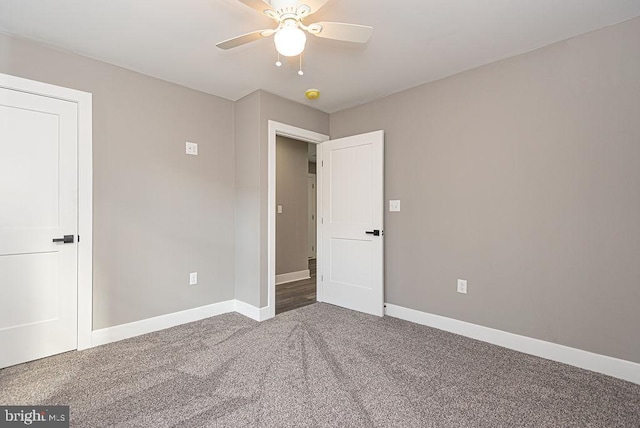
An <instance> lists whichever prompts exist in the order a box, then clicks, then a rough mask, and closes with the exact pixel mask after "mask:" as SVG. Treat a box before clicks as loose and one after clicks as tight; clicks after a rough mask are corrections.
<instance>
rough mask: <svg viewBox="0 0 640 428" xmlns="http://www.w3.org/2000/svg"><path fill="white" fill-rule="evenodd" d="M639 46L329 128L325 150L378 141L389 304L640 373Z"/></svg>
mask: <svg viewBox="0 0 640 428" xmlns="http://www.w3.org/2000/svg"><path fill="white" fill-rule="evenodd" d="M638 40H640V19H634V20H631V21H628V22H626V23H622V24H619V25H616V26H613V27H609V28H606V29H603V30H600V31H596V32H593V33H589V34H586V35H583V36H580V37H577V38H574V39H572V40H569V41H566V42H562V43H558V44H555V45H551V46H548V47H545V48H543V49H540V50H536V51H533V52H530V53H527V54H524V55H520V56H517V57H514V58H511V59H507V60H504V61H500V62H497V63H494V64H490V65H487V66H484V67H481V68H478V69H475V70H472V71H469V72H465V73H462V74H459V75H456V76H453V77H450V78H447V79H444V80H441V81H438V82H435V83H432V84H428V85H424V86H420V87H417V88H414V89H411V90H409V91H405V92H402V93H399V94H396V95H393V96H390V97H387V98H384V99H381V100H379V101H376V102H372V103H369V104H366V105H363V106H360V107H356V108H353V109H349V110H345V111H342V112H338V113H335V114H332V115H331V136H332V138H337V137H342V136H346V135H351V134H357V133H362V132H366V131H372V130H376V129H384V130H385V138H386V141H385V148H386V153H385V156H386V161H385V174H386V178H385V194H386V199H387V200H388V199H400V200H401V201H402V211H401V212H399V213H389V212H387V213H386V216H385V232H386V233H385V241H386V248H385V254H386V269H385V272H386V301H387V302H390V303H393V304H396V305H401V306H405V307H409V308H413V309H417V310H421V311H426V312H430V313H434V314H438V315H444V316H447V317H452V318H455V319H459V320H464V321H468V322H472V323H476V324H480V325H484V326H488V327H493V328H497V329H500V330H505V331H509V332H513V333H517V334H522V335H525V336H529V337H533V338H538V339H542V340H546V341H551V342H556V343H560V344H563V345H568V346H571V347H575V348H579V349H584V350H587V351H592V352H595V353H599V354H605V355H610V356H613V357H618V358H623V359H626V360H630V361H634V362H640V340H638V326H640V310H639V307H638V303H639V302H640V221H639V219H640V120H639V118H640V55H639V54H638V53H639V52H640V51H639V50H638ZM457 278H464V279H467V280H468V281H469V284H468V287H469V293H468V295H462V294H458V293H456V279H457Z"/></svg>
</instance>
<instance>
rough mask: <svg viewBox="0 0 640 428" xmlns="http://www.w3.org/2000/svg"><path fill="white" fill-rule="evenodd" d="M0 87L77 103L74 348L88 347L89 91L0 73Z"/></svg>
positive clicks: (90, 251)
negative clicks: (76, 258)
mask: <svg viewBox="0 0 640 428" xmlns="http://www.w3.org/2000/svg"><path fill="white" fill-rule="evenodd" d="M0 88H4V89H9V90H14V91H20V92H26V93H30V94H33V95H40V96H45V97H49V98H56V99H59V100H64V101H70V102H73V103H75V104H76V105H77V111H78V236H79V237H80V240H79V242H78V243H77V245H78V265H77V269H78V284H77V293H78V315H77V316H78V331H77V339H78V341H77V349H78V350H82V349H87V348H90V347H91V331H92V325H93V139H92V138H93V137H92V133H93V130H92V129H93V123H92V121H93V116H92V114H93V113H92V95H91V94H90V93H87V92H82V91H78V90H75V89H69V88H63V87H61V86H56V85H51V84H48V83H42V82H37V81H34V80H29V79H24V78H22V77H16V76H12V75H8V74H2V73H0Z"/></svg>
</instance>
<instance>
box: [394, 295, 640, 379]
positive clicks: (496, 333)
mask: <svg viewBox="0 0 640 428" xmlns="http://www.w3.org/2000/svg"><path fill="white" fill-rule="evenodd" d="M385 306H386V309H385V314H386V315H388V316H390V317H394V318H400V319H403V320H406V321H411V322H414V323H416V324H422V325H426V326H429V327H434V328H437V329H440V330H445V331H448V332H451V333H455V334H460V335H462V336H466V337H470V338H472V339H477V340H481V341H483V342H488V343H492V344H494V345H498V346H503V347H505V348H509V349H513V350H516V351H520V352H524V353H525V354H530V355H535V356H537V357H542V358H546V359H548V360H553V361H558V362H560V363H564V364H569V365H572V366H575V367H580V368H582V369H586V370H591V371H594V372H598V373H602V374H605V375H609V376H613V377H616V378H619V379H624V380H627V381H629V382H633V383H637V384H640V364H638V363H634V362H631V361H626V360H621V359H618V358H613V357H608V356H606V355H600V354H594V353H592V352H588V351H583V350H581V349H576V348H570V347H568V346H564V345H559V344H557V343H552V342H546V341H544V340H539V339H533V338H531V337H527V336H521V335H518V334H513V333H508V332H506V331H502V330H496V329H493V328H489V327H483V326H481V325H477V324H472V323H468V322H465V321H459V320H456V319H453V318H447V317H443V316H440V315H434V314H430V313H427V312H420V311H416V310H414V309H409V308H405V307H402V306H396V305H392V304H390V303H386V304H385Z"/></svg>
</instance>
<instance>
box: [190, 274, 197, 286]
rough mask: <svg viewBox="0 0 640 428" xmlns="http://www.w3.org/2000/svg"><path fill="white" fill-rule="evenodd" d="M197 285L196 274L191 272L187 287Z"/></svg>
mask: <svg viewBox="0 0 640 428" xmlns="http://www.w3.org/2000/svg"><path fill="white" fill-rule="evenodd" d="M197 283H198V272H191V273H190V274H189V285H196V284H197Z"/></svg>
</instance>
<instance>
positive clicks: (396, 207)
mask: <svg viewBox="0 0 640 428" xmlns="http://www.w3.org/2000/svg"><path fill="white" fill-rule="evenodd" d="M389 211H400V201H399V200H391V201H389Z"/></svg>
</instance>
